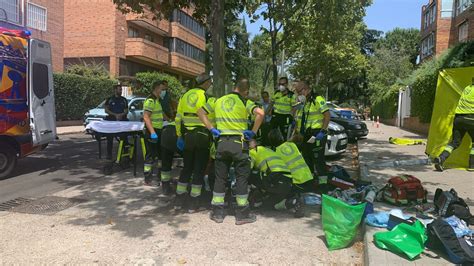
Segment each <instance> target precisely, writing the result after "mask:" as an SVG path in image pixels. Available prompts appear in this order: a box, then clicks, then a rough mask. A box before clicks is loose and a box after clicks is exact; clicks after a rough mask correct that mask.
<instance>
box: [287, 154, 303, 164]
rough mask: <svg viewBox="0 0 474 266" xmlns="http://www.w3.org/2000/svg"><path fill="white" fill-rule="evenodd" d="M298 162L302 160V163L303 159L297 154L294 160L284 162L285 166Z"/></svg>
mask: <svg viewBox="0 0 474 266" xmlns="http://www.w3.org/2000/svg"><path fill="white" fill-rule="evenodd" d="M299 160H303V161H304V158H303V156H301V155H299V154H298V155H297V156H296V157H295V158H293V159H291V160H289V161H288V162H286V163H287V164H293V163H296V162H297V161H299Z"/></svg>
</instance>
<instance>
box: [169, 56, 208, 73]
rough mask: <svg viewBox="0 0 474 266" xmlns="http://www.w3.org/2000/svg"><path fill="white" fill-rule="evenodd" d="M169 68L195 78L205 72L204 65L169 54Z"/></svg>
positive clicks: (187, 58)
mask: <svg viewBox="0 0 474 266" xmlns="http://www.w3.org/2000/svg"><path fill="white" fill-rule="evenodd" d="M170 63H171V68H173V69H175V70H179V71H180V72H184V73H186V74H188V75H191V76H197V75H199V74H201V73H203V72H204V71H205V65H204V64H203V63H200V62H198V61H196V60H193V59H191V58H189V57H186V56H184V55H182V54H179V53H175V52H172V53H171V61H170Z"/></svg>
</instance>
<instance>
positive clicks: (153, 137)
mask: <svg viewBox="0 0 474 266" xmlns="http://www.w3.org/2000/svg"><path fill="white" fill-rule="evenodd" d="M149 141H150V142H151V143H157V142H158V135H157V134H156V133H152V134H151V135H150V140H149Z"/></svg>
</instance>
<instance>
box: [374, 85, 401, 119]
mask: <svg viewBox="0 0 474 266" xmlns="http://www.w3.org/2000/svg"><path fill="white" fill-rule="evenodd" d="M397 109H398V86H397V85H394V86H392V88H391V89H390V90H389V91H388V92H386V93H385V94H384V95H383V96H382V97H380V98H379V100H376V101H375V102H374V103H373V104H372V110H371V111H372V113H371V115H372V116H380V118H382V119H391V118H394V117H395V114H396V113H397Z"/></svg>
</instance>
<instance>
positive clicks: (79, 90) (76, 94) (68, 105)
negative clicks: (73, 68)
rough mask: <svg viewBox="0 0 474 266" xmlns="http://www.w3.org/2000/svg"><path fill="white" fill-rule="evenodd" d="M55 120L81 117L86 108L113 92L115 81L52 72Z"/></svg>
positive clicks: (94, 105) (96, 103)
mask: <svg viewBox="0 0 474 266" xmlns="http://www.w3.org/2000/svg"><path fill="white" fill-rule="evenodd" d="M53 80H54V93H55V102H56V118H57V120H79V119H82V118H83V116H84V114H85V113H86V112H87V110H89V109H91V108H93V107H96V106H97V105H98V104H99V103H101V102H102V101H103V100H105V99H106V98H107V97H109V96H111V95H112V94H113V89H112V88H113V85H115V84H117V81H115V80H112V79H108V78H107V79H104V78H87V77H83V76H79V75H74V74H66V73H64V74H62V73H55V74H53Z"/></svg>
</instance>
